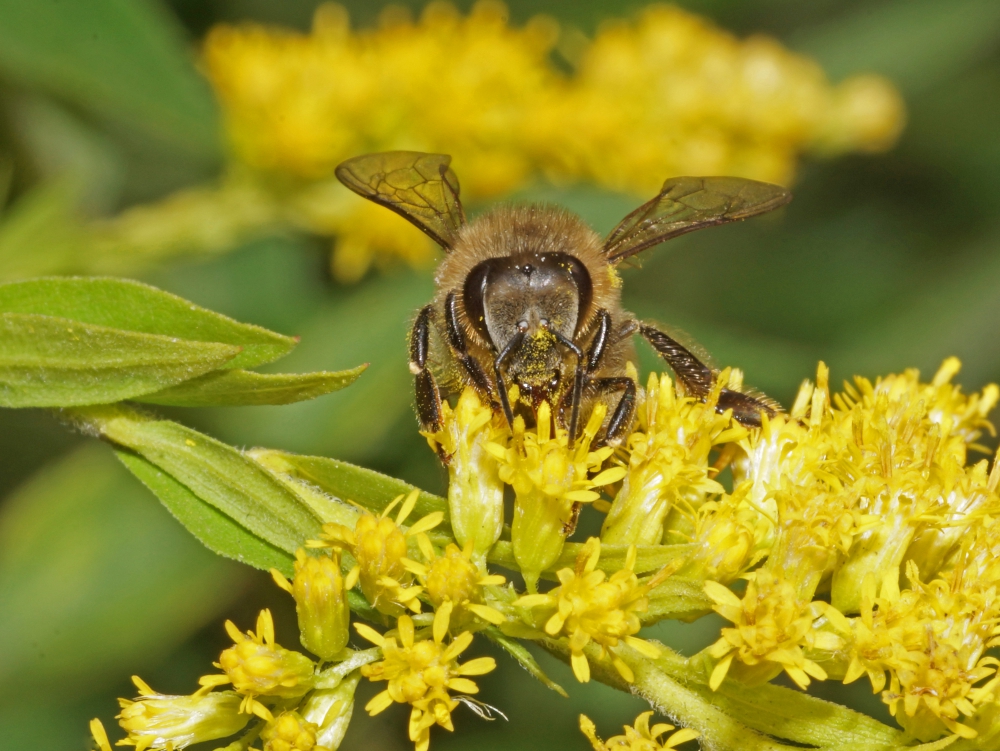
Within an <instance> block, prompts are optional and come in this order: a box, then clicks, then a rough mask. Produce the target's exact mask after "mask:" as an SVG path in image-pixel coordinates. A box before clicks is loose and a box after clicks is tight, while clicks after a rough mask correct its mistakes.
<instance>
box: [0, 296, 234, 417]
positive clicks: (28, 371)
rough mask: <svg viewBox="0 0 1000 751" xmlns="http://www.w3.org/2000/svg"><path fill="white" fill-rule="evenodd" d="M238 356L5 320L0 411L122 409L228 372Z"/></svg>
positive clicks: (19, 318) (78, 327) (202, 345)
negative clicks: (126, 402)
mask: <svg viewBox="0 0 1000 751" xmlns="http://www.w3.org/2000/svg"><path fill="white" fill-rule="evenodd" d="M239 354H240V348H239V347H237V346H233V345H230V344H219V343H215V342H194V341H186V340H184V339H176V338H171V337H167V336H159V335H154V334H141V333H135V332H131V331H121V330H117V329H113V328H107V327H105V326H95V325H90V324H84V323H78V322H76V321H72V320H68V319H66V318H56V317H52V316H45V315H33V314H20V313H0V406H4V407H69V406H75V405H82V404H106V403H108V402H115V401H120V400H122V399H129V398H131V397H134V396H138V395H140V394H146V393H149V392H150V391H158V390H160V389H162V388H164V387H165V386H172V385H174V384H177V383H180V382H182V381H185V380H187V379H189V378H192V377H194V376H198V375H201V374H202V373H206V372H208V371H210V370H215V369H216V368H219V367H223V366H224V365H225V364H226V363H227V362H228V361H230V360H232V359H233V358H234V357H238V356H239Z"/></svg>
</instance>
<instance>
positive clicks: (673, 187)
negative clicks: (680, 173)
mask: <svg viewBox="0 0 1000 751" xmlns="http://www.w3.org/2000/svg"><path fill="white" fill-rule="evenodd" d="M791 200H792V194H791V193H789V192H788V191H787V190H785V189H784V188H782V187H781V186H780V185H772V184H770V183H762V182H757V181H756V180H746V179H744V178H741V177H672V178H670V179H669V180H667V181H666V182H665V183H663V188H662V190H661V191H660V195H658V196H657V197H656V198H654V199H653V200H652V201H648V202H647V203H644V204H643V205H642V206H640V207H639V208H637V209H636V210H635V211H633V212H632V213H631V214H629V215H628V216H627V217H625V218H624V219H623V220H622V221H621V223H619V225H618V226H617V227H615V228H614V229H613V230H612V231H611V234H610V235H608V237H607V239H606V240H605V241H604V252H605V254H606V255H607V258H608V261H609V262H611V263H616V262H618V261H621V260H622V259H624V258H628V257H629V256H634V255H635V254H636V253H639V252H641V251H643V250H645V249H646V248H651V247H652V246H654V245H658V244H659V243H661V242H663V241H664V240H669V239H670V238H672V237H677V236H678V235H683V234H685V233H687V232H694V231H695V230H698V229H701V228H703V227H713V226H715V225H717V224H726V223H727V222H735V221H738V220H740V219H747V218H749V217H751V216H756V215H757V214H763V213H764V212H766V211H771V210H772V209H776V208H778V207H779V206H783V205H785V204H786V203H788V202H789V201H791Z"/></svg>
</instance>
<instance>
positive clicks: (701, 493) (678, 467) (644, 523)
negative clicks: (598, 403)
mask: <svg viewBox="0 0 1000 751" xmlns="http://www.w3.org/2000/svg"><path fill="white" fill-rule="evenodd" d="M717 380H718V383H717V384H716V388H715V389H714V391H713V395H712V396H713V397H714V398H709V399H708V400H706V401H705V402H701V401H698V400H696V399H693V398H690V397H683V396H679V395H678V394H677V392H676V389H675V387H674V383H673V382H672V381H671V380H670V377H669V376H667V375H662V376H661V377H659V378H657V376H656V374H655V373H653V374H650V376H649V383H648V385H647V387H646V393H645V397H644V399H643V401H642V402H641V403H640V405H639V407H638V409H637V410H636V416H637V419H636V425H635V427H634V429H633V431H632V434H631V435H630V436H629V437H628V440H627V441H626V442H625V451H626V453H627V455H628V467H627V470H628V471H627V474H626V475H625V477H624V478H623V480H622V487H621V490H620V491H619V492H618V495H617V496H616V497H615V500H614V503H613V504H612V506H611V510H610V511H609V512H608V516H607V519H606V520H605V522H604V526H603V527H602V529H601V540H602V541H603V542H605V543H607V544H609V545H630V544H634V545H655V544H657V543H659V542H660V540H661V538H662V537H663V524H664V521H665V520H666V518H667V514H668V512H669V511H670V510H671V509H672V508H673V507H674V506H676V505H677V504H680V503H683V504H685V505H686V506H690V507H693V508H697V507H698V506H700V505H701V503H702V501H703V500H704V498H705V496H706V494H708V493H722V492H723V490H724V488H723V487H722V486H721V485H719V483H717V482H716V481H715V480H713V479H712V476H713V475H714V474H715V470H714V469H713V468H712V467H711V466H709V462H708V459H709V453H710V452H711V450H712V448H713V447H715V446H717V445H719V444H721V443H727V442H731V441H735V440H738V439H739V438H740V437H742V435H743V434H745V432H746V431H745V429H743V428H740V427H739V426H736V427H735V428H733V429H731V430H727V428H729V426H730V419H729V418H728V417H726V416H725V415H720V414H718V413H717V412H716V411H715V403H716V401H717V399H718V393H719V389H720V388H721V387H722V386H721V384H722V383H723V382H724V381H723V379H721V378H720V379H717Z"/></svg>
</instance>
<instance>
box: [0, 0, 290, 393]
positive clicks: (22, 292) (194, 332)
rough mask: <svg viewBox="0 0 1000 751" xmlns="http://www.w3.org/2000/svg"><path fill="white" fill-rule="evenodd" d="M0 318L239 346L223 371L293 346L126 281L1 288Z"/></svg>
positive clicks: (66, 280)
mask: <svg viewBox="0 0 1000 751" xmlns="http://www.w3.org/2000/svg"><path fill="white" fill-rule="evenodd" d="M0 1H2V0H0ZM0 313H32V314H38V315H48V316H59V317H61V318H70V319H72V320H74V321H80V322H81V323H89V324H93V325H95V326H107V327H109V328H115V329H123V330H125V331H135V332H138V333H142V334H159V335H161V336H172V337H178V338H181V339H190V340H192V341H196V342H219V343H222V344H231V345H235V346H238V347H242V348H243V351H242V352H241V353H240V354H239V355H238V356H237V357H234V358H233V359H232V360H230V361H229V362H228V363H227V365H226V367H227V368H252V367H255V366H257V365H261V364H263V363H266V362H271V361H272V360H277V359H278V358H279V357H282V356H284V355H286V354H288V353H289V352H290V351H291V350H292V348H293V347H295V345H296V343H297V340H296V339H294V338H292V337H288V336H282V335H281V334H276V333H274V332H273V331H268V330H267V329H263V328H261V327H259V326H253V325H251V324H247V323H239V322H237V321H234V320H233V319H231V318H227V317H226V316H224V315H220V314H219V313H213V312H212V311H210V310H206V309H205V308H201V307H199V306H197V305H195V304H193V303H190V302H188V301H187V300H185V299H183V298H181V297H177V296H176V295H171V294H170V293H169V292H164V291H162V290H159V289H156V288H155V287H151V286H149V285H148V284H142V283H141V282H134V281H130V280H127V279H110V278H105V277H58V278H57V277H51V278H43V279H31V280H28V281H23V282H10V283H8V284H0ZM195 375H201V374H200V373H197V374H195Z"/></svg>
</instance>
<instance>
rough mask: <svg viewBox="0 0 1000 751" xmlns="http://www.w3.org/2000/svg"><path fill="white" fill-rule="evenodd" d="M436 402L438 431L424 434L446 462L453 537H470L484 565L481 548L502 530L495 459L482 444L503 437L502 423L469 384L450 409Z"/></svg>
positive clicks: (487, 546) (500, 484)
mask: <svg viewBox="0 0 1000 751" xmlns="http://www.w3.org/2000/svg"><path fill="white" fill-rule="evenodd" d="M441 407H442V415H441V422H442V426H441V430H440V431H438V432H437V433H434V434H433V435H431V434H425V435H426V438H427V442H428V443H429V444H430V446H431V448H432V449H434V450H435V451H437V452H438V453H439V454H441V455H442V456H443V457H444V458H445V459H446V463H447V465H448V506H449V510H450V515H449V518H450V519H451V528H452V531H453V532H454V534H455V539H456V540H457V541H458V544H459V546H460V547H465V545H466V543H467V542H471V543H472V545H473V553H474V555H475V558H476V561H477V563H479V564H484V563H485V556H486V551H488V550H489V549H490V548H491V547H492V546H493V543H495V542H496V541H497V540H499V539H500V533H501V532H502V531H503V492H504V484H503V481H502V480H501V479H500V476H499V473H498V467H497V460H496V458H495V457H494V456H493V455H491V454H490V453H489V451H487V448H486V447H487V445H488V444H489V443H490V442H497V441H500V440H502V436H503V434H504V433H505V432H506V423H505V422H504V421H503V419H504V418H503V416H502V415H494V414H493V410H492V409H491V408H490V407H489V406H488V405H484V404H483V403H482V401H481V400H480V399H479V395H478V394H477V393H476V390H475V389H474V388H471V387H467V388H466V389H465V390H464V391H462V394H461V395H460V396H459V398H458V403H457V404H456V405H455V409H454V410H452V409H451V407H450V406H449V404H448V403H447V402H444V403H443V404H442V405H441Z"/></svg>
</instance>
